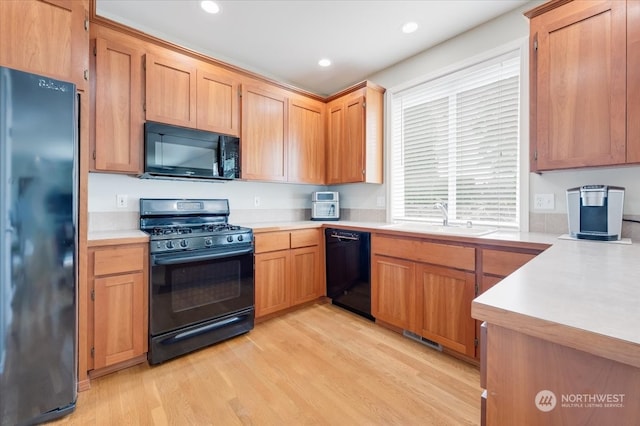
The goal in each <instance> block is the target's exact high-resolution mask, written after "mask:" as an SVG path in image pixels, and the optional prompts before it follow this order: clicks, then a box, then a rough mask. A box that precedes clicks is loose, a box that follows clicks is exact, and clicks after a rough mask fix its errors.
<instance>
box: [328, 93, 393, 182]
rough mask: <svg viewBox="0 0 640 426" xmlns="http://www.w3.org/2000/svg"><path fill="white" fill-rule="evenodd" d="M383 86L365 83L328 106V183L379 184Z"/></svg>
mask: <svg viewBox="0 0 640 426" xmlns="http://www.w3.org/2000/svg"><path fill="white" fill-rule="evenodd" d="M383 105H384V89H382V88H380V87H378V86H374V85H373V84H371V83H365V84H364V86H363V85H360V86H357V87H356V89H354V90H353V91H352V92H348V93H346V94H344V95H341V96H339V97H337V98H335V99H333V100H331V101H330V102H329V103H328V105H327V110H328V113H327V178H326V179H327V184H341V183H354V182H367V183H382V161H383V160H382V151H383V149H382V148H383V134H382V133H383V131H382V121H383Z"/></svg>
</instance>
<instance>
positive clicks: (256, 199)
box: [253, 195, 260, 207]
mask: <svg viewBox="0 0 640 426" xmlns="http://www.w3.org/2000/svg"><path fill="white" fill-rule="evenodd" d="M253 207H260V197H258V196H257V195H256V196H255V197H253Z"/></svg>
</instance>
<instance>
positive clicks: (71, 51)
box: [0, 0, 89, 90]
mask: <svg viewBox="0 0 640 426" xmlns="http://www.w3.org/2000/svg"><path fill="white" fill-rule="evenodd" d="M88 23H89V14H88V0H47V1H39V0H19V1H5V0H2V1H0V40H2V41H1V43H2V48H0V65H2V66H5V67H9V68H14V69H19V70H22V71H27V72H32V73H35V74H41V75H46V76H49V77H52V78H55V79H59V80H64V81H69V82H72V83H75V84H76V86H77V87H78V89H80V90H83V89H85V88H86V86H87V80H86V78H85V77H88V70H89V31H88ZM85 24H86V25H85ZM85 71H86V72H87V73H86V75H85Z"/></svg>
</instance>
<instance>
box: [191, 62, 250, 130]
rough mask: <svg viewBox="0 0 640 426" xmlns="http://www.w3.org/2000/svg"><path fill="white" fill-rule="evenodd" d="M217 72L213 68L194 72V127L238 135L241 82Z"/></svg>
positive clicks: (199, 69)
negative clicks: (195, 77)
mask: <svg viewBox="0 0 640 426" xmlns="http://www.w3.org/2000/svg"><path fill="white" fill-rule="evenodd" d="M216 71H217V70H216V69H215V68H213V67H210V68H198V70H197V73H196V74H197V75H196V76H197V86H196V87H197V90H196V93H197V95H196V98H197V108H196V111H197V112H196V114H197V116H196V124H197V127H198V129H200V130H208V131H211V132H217V133H224V134H226V135H231V136H240V103H239V101H238V98H239V97H240V93H239V90H240V83H239V82H238V80H236V79H234V78H232V77H229V76H226V75H223V74H222V73H221V72H216Z"/></svg>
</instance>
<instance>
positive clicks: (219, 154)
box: [216, 136, 224, 176]
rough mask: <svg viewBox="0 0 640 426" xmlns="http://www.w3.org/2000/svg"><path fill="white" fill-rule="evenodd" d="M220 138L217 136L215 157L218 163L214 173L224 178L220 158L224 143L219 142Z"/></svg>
mask: <svg viewBox="0 0 640 426" xmlns="http://www.w3.org/2000/svg"><path fill="white" fill-rule="evenodd" d="M221 139H222V138H221V137H220V136H218V152H217V155H216V156H217V157H218V158H216V160H217V162H218V170H216V172H218V176H224V158H223V157H222V151H223V149H222V148H223V145H224V143H223V142H222V140H221Z"/></svg>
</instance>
